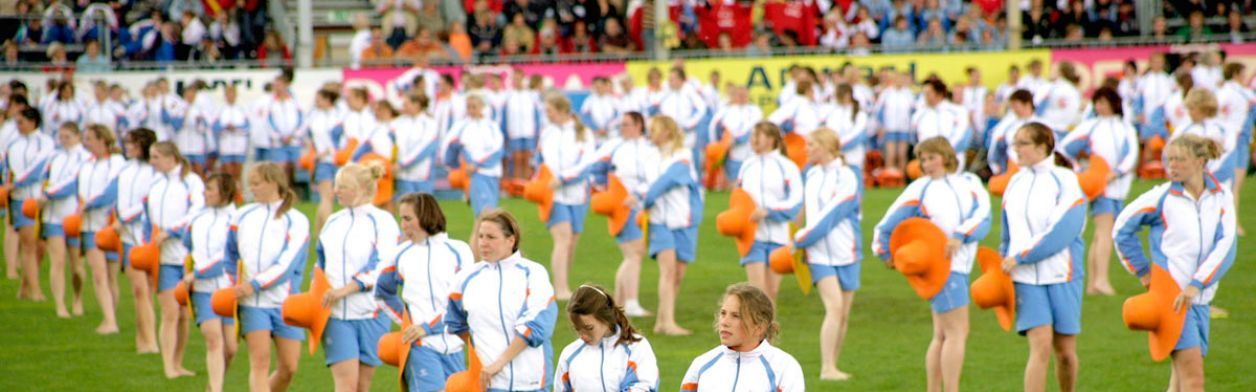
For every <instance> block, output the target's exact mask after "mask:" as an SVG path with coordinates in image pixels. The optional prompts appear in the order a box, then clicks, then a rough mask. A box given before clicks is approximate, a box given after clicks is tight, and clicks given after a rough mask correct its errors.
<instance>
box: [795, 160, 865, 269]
mask: <svg viewBox="0 0 1256 392" xmlns="http://www.w3.org/2000/svg"><path fill="white" fill-rule="evenodd" d="M805 178H806V180H804V184H805V185H804V195H803V205H804V208H806V210H805V211H806V217H807V225H806V226H804V227H803V228H802V229H799V230H798V232H796V233H794V245H795V247H797V248H799V249H806V250H807V262H808V263H810V264H819V265H831V266H842V265H850V264H854V263H856V262H859V260H861V259H862V258H863V250H862V243H863V234H862V233H861V231H862V230H861V229H860V226H859V221H860V219H861V218H860V213H859V203H860V199H859V185H860V184H859V178H858V177H856V176H855V172H854V171H852V170H851V168H850V166H846V165H845V164H844V163H843V162H842V160H840V159H834V160H833V161H832V162H829V163H828V164H825V165H820V166H811V167H809V168H808V169H807V176H806V177H805Z"/></svg>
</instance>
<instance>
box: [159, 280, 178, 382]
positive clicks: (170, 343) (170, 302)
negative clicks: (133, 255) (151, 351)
mask: <svg viewBox="0 0 1256 392" xmlns="http://www.w3.org/2000/svg"><path fill="white" fill-rule="evenodd" d="M157 301H158V304H160V305H161V326H160V327H159V328H158V330H159V332H158V334H159V336H161V361H162V365H163V366H162V368H163V369H164V370H165V372H166V378H178V377H183V376H184V374H182V371H181V370H182V369H183V364H182V363H179V362H177V361H178V360H179V358H178V354H179V348H180V347H179V346H180V344H179V335H180V333H179V327H180V325H179V318H180V317H179V313H181V312H180V308H181V307H180V306H179V303H178V302H176V301H175V300H174V290H166V291H163V292H160V293H158V294H157Z"/></svg>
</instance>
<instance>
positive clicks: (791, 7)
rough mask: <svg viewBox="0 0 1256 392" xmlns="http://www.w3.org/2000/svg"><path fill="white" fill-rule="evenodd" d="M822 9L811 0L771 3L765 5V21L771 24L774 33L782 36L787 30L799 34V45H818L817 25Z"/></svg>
mask: <svg viewBox="0 0 1256 392" xmlns="http://www.w3.org/2000/svg"><path fill="white" fill-rule="evenodd" d="M819 14H820V8H819V7H817V6H816V3H815V2H814V1H811V0H804V1H770V2H768V3H766V4H764V5H763V20H764V21H766V22H768V23H771V25H772V31H773V32H775V33H776V35H778V36H780V35H783V34H785V31H786V30H793V31H794V32H795V33H797V34H798V44H799V45H803V46H811V45H815V44H816V23H817V22H819V21H820V18H819Z"/></svg>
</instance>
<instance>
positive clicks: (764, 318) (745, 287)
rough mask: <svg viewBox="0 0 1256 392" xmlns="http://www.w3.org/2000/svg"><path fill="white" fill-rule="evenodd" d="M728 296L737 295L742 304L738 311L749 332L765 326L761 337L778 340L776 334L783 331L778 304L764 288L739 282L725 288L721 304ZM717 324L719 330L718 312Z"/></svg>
mask: <svg viewBox="0 0 1256 392" xmlns="http://www.w3.org/2000/svg"><path fill="white" fill-rule="evenodd" d="M728 297H737V302H738V304H739V305H740V306H741V308H740V309H738V312H739V313H741V320H742V325H743V326H744V327H745V328H746V331H747V332H754V329H755V328H763V336H760V337H759V338H760V339H763V340H767V341H768V342H772V341H774V340H776V335H778V334H780V332H781V325H780V324H777V323H776V306H775V305H773V304H772V299H771V298H768V295H767V294H766V293H764V292H763V290H760V289H759V288H758V287H754V286H751V285H750V284H749V283H737V284H734V285H732V286H728V288H727V289H725V290H724V295H723V296H721V297H720V304H721V305H723V303H724V301H726V300H728ZM715 324H716V325H715V329H716V330H717V331H718V330H719V313H716V317H715Z"/></svg>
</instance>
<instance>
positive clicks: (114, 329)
mask: <svg viewBox="0 0 1256 392" xmlns="http://www.w3.org/2000/svg"><path fill="white" fill-rule="evenodd" d="M96 333H97V334H100V335H112V334H115V333H118V325H117V324H114V325H105V324H101V325H100V326H99V327H96Z"/></svg>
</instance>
